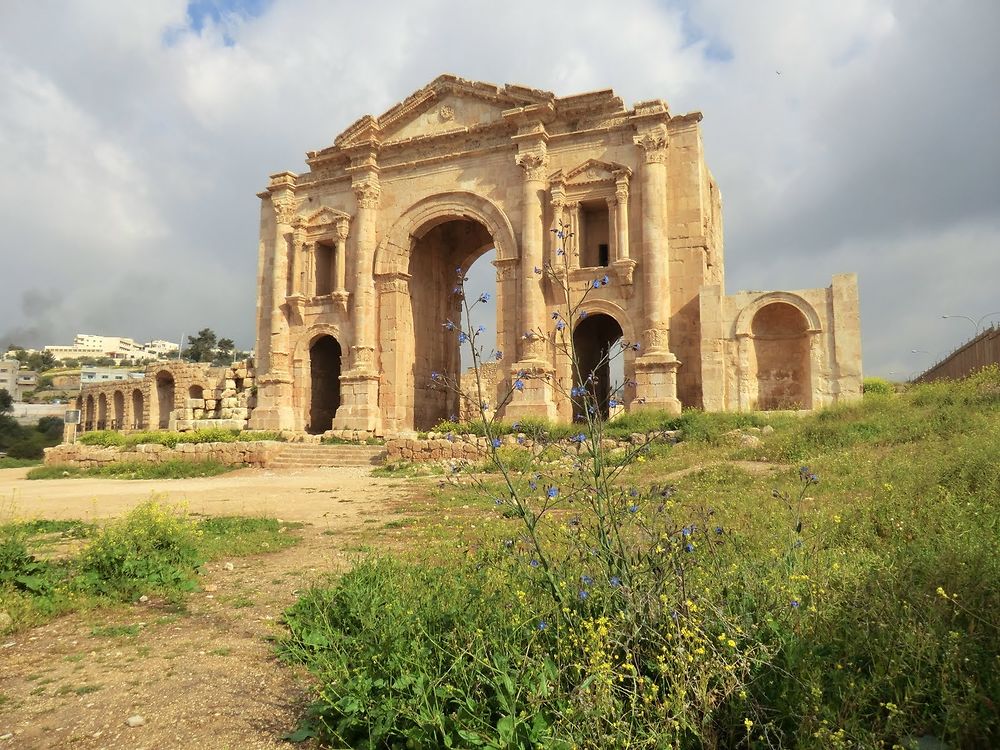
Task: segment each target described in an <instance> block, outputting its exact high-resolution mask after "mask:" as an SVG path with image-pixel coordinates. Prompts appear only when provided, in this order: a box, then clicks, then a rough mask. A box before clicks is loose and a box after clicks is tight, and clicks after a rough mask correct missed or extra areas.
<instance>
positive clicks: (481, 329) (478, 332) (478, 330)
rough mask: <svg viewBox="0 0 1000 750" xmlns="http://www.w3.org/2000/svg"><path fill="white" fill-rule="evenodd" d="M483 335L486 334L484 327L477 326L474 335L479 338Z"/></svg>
mask: <svg viewBox="0 0 1000 750" xmlns="http://www.w3.org/2000/svg"><path fill="white" fill-rule="evenodd" d="M483 333H486V326H479V328H477V329H476V335H477V336H479V335H480V334H483Z"/></svg>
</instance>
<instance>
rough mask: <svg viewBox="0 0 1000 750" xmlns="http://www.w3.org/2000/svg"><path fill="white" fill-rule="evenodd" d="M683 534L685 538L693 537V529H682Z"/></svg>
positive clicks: (686, 527)
mask: <svg viewBox="0 0 1000 750" xmlns="http://www.w3.org/2000/svg"><path fill="white" fill-rule="evenodd" d="M681 534H682V535H683V536H691V528H690V527H689V526H685V527H684V528H683V529H681Z"/></svg>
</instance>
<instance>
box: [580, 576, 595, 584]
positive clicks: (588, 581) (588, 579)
mask: <svg viewBox="0 0 1000 750" xmlns="http://www.w3.org/2000/svg"><path fill="white" fill-rule="evenodd" d="M593 582H594V579H593V578H591V577H590V576H588V575H582V576H580V583H582V584H583V585H584V586H589V585H590V584H592V583H593Z"/></svg>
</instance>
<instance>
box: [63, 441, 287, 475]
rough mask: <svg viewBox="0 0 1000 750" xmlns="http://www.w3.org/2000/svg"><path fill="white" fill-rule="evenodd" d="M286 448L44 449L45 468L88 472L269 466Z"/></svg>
mask: <svg viewBox="0 0 1000 750" xmlns="http://www.w3.org/2000/svg"><path fill="white" fill-rule="evenodd" d="M284 448H285V444H284V443H278V442H271V441H261V442H253V443H250V442H247V443H181V444H180V445H178V446H177V447H175V448H169V447H167V446H165V445H155V444H154V445H137V446H135V447H134V448H130V449H127V450H126V449H123V448H102V447H100V446H96V445H83V444H81V443H74V444H68V443H63V444H62V445H57V446H55V447H53V448H46V449H45V463H46V465H57V466H80V467H83V468H87V469H91V468H95V467H100V466H105V465H107V464H112V463H118V462H121V461H131V462H135V463H143V464H160V463H163V462H165V461H169V460H171V459H183V460H185V461H215V462H217V463H220V464H225V465H226V466H252V467H254V468H258V469H262V468H267V467H269V466H271V464H272V463H273V462H274V459H275V458H277V456H278V455H279V454H280V453H281V452H282V451H283V450H284Z"/></svg>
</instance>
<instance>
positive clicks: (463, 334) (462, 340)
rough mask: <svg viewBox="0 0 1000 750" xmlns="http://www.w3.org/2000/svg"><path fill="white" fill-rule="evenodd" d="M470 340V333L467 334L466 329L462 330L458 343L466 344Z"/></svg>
mask: <svg viewBox="0 0 1000 750" xmlns="http://www.w3.org/2000/svg"><path fill="white" fill-rule="evenodd" d="M468 340H469V334H467V333H466V332H465V331H462V332H461V333H459V334H458V343H460V344H464V343H465V342H466V341H468Z"/></svg>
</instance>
